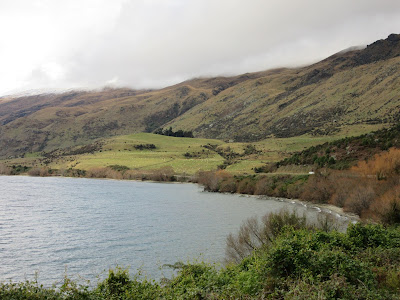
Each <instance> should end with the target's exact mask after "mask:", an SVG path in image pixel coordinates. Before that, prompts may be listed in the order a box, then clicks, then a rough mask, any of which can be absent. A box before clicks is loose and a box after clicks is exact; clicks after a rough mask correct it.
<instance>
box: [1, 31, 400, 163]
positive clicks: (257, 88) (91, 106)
mask: <svg viewBox="0 0 400 300" xmlns="http://www.w3.org/2000/svg"><path fill="white" fill-rule="evenodd" d="M399 76H400V35H397V34H392V35H390V36H389V37H388V38H387V39H385V40H380V41H377V42H374V43H373V44H371V45H369V46H367V47H366V48H364V49H359V50H351V51H344V52H340V53H337V54H335V55H333V56H331V57H329V58H327V59H325V60H323V61H321V62H319V63H316V64H313V65H310V66H307V67H302V68H295V69H289V68H281V69H275V70H269V71H265V72H257V73H249V74H244V75H240V76H234V77H216V78H199V79H193V80H189V81H185V82H183V83H180V84H177V85H174V86H171V87H167V88H164V89H160V90H131V89H104V90H101V91H91V92H88V91H72V92H66V93H62V94H44V95H36V96H24V97H15V98H12V97H7V98H0V157H8V156H16V155H20V154H22V153H28V152H38V151H43V150H45V151H50V150H53V149H56V148H63V147H68V146H73V145H80V144H87V143H90V142H91V141H92V140H94V139H97V138H103V137H109V136H116V135H122V134H129V133H136V132H153V131H154V130H156V129H157V128H167V127H168V128H169V127H172V129H173V130H174V131H176V130H179V129H181V130H186V131H193V133H194V135H195V136H196V137H204V138H217V139H225V140H235V141H257V140H262V139H265V138H267V137H271V136H275V137H291V136H298V135H302V134H305V133H308V134H312V135H326V134H336V133H338V132H342V131H346V132H351V128H352V127H354V126H357V125H360V124H377V126H380V127H382V126H386V125H389V124H391V123H393V122H396V121H398V119H399V116H400V114H399V112H400V78H399Z"/></svg>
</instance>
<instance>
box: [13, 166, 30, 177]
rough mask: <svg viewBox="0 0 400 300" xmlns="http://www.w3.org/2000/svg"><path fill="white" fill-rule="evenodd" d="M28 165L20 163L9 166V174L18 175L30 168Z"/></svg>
mask: <svg viewBox="0 0 400 300" xmlns="http://www.w3.org/2000/svg"><path fill="white" fill-rule="evenodd" d="M30 169H31V168H30V167H27V166H22V165H12V166H11V174H10V175H19V174H21V173H26V172H28V171H29V170H30Z"/></svg>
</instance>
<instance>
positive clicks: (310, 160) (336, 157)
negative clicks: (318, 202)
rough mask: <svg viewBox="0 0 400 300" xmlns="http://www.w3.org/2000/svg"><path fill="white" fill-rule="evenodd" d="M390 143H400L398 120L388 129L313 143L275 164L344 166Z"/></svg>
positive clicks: (393, 145)
mask: <svg viewBox="0 0 400 300" xmlns="http://www.w3.org/2000/svg"><path fill="white" fill-rule="evenodd" d="M391 147H400V123H399V124H396V125H394V126H393V127H392V128H389V129H382V130H378V131H375V132H371V133H368V134H364V135H360V136H356V137H346V138H343V139H339V140H336V141H333V142H330V143H325V144H322V145H318V146H312V147H310V148H308V149H305V150H303V151H301V152H297V153H295V154H293V155H292V156H291V157H289V158H285V159H284V160H282V161H279V162H278V163H276V164H277V166H286V165H313V164H315V165H317V166H318V167H329V168H331V169H336V170H344V169H348V168H349V167H350V166H351V165H353V164H354V163H355V162H357V161H358V160H360V159H368V158H370V157H371V156H373V155H374V154H376V153H379V152H381V151H384V150H388V149H389V148H391Z"/></svg>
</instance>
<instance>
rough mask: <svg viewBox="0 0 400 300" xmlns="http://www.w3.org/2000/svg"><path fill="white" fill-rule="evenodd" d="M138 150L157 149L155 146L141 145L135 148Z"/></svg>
mask: <svg viewBox="0 0 400 300" xmlns="http://www.w3.org/2000/svg"><path fill="white" fill-rule="evenodd" d="M133 147H134V148H135V149H136V150H153V149H156V146H155V145H154V144H139V145H134V146H133Z"/></svg>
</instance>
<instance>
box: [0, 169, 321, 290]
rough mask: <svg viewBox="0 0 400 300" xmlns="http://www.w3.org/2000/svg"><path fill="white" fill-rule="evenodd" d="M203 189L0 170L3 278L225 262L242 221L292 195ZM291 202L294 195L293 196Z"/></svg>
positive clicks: (56, 278) (57, 278) (152, 272)
mask: <svg viewBox="0 0 400 300" xmlns="http://www.w3.org/2000/svg"><path fill="white" fill-rule="evenodd" d="M281 200H282V199H280V200H279V201H276V200H271V199H270V200H265V199H257V198H255V197H241V196H238V195H224V194H213V193H203V192H201V189H200V188H199V187H198V186H196V185H193V184H160V183H148V182H134V181H111V180H90V179H74V178H60V177H57V178H36V177H10V176H1V177H0V261H1V264H2V266H1V269H0V281H5V280H10V279H12V280H14V281H17V280H18V281H20V280H25V279H33V278H34V277H33V276H34V274H35V272H38V276H39V281H40V282H41V283H44V284H46V285H51V284H53V283H55V282H61V281H62V280H63V277H64V274H65V272H66V270H67V273H68V274H70V275H74V276H78V275H79V276H82V277H83V278H85V279H90V280H94V281H96V276H97V275H100V276H103V277H104V276H105V275H106V272H104V270H107V269H108V268H110V267H115V266H116V265H122V266H130V267H131V270H132V272H135V270H137V269H138V268H141V269H142V271H143V272H144V273H146V274H147V275H148V276H150V277H152V278H156V279H157V278H159V277H160V276H161V275H162V273H164V274H165V273H166V274H169V273H168V272H167V271H166V270H165V269H164V270H160V268H159V267H160V266H162V265H163V264H174V263H175V262H176V261H178V260H183V261H186V260H187V259H195V258H199V257H201V259H204V260H207V261H221V260H222V259H223V257H224V253H225V239H226V236H227V235H228V234H229V233H231V232H235V231H237V230H238V229H239V227H240V224H241V223H242V221H243V220H245V219H246V218H248V217H252V216H254V215H257V216H261V215H264V214H266V213H268V212H271V211H278V210H279V209H281V208H283V207H288V206H289V207H295V208H296V209H297V210H298V211H299V212H300V213H302V212H305V213H307V214H308V215H313V216H315V215H316V214H317V211H316V209H310V208H307V207H306V205H302V204H298V203H297V204H296V203H293V204H295V205H293V204H292V203H288V202H287V201H281ZM293 202H294V201H293Z"/></svg>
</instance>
